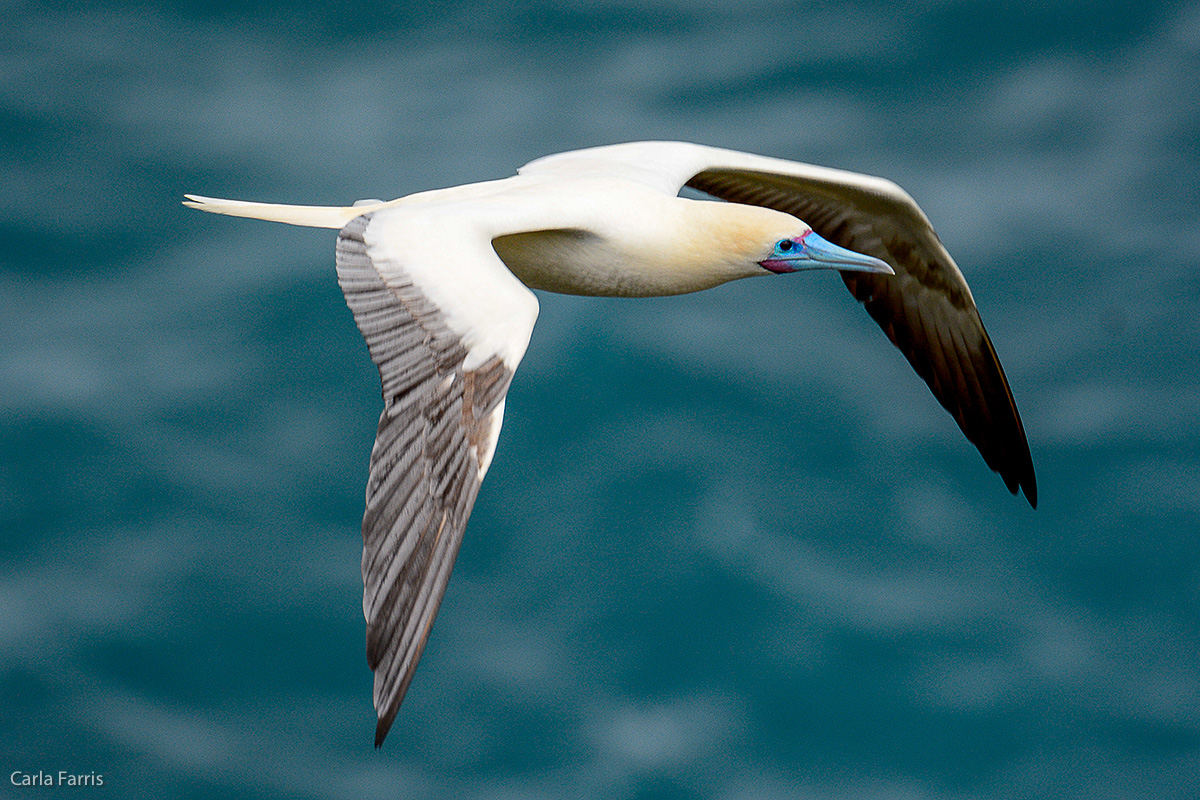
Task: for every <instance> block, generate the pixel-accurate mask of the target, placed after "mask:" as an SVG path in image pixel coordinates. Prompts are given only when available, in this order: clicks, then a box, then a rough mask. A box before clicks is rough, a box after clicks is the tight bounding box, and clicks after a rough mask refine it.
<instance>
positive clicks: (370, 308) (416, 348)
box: [337, 215, 512, 747]
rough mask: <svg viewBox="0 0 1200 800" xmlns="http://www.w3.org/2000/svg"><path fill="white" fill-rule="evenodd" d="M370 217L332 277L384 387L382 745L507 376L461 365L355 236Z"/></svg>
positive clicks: (500, 365) (452, 346)
mask: <svg viewBox="0 0 1200 800" xmlns="http://www.w3.org/2000/svg"><path fill="white" fill-rule="evenodd" d="M370 219H371V217H370V215H366V216H363V217H359V218H358V219H356V220H354V221H353V222H351V223H350V224H349V225H347V226H346V228H344V229H343V230H342V232H341V234H340V235H339V236H338V243H337V271H338V283H339V284H340V285H341V287H342V291H343V292H344V293H345V296H346V303H347V305H349V306H350V310H351V311H352V312H353V313H354V321H355V322H356V323H357V324H358V327H359V330H361V331H362V334H363V336H364V337H365V338H366V340H367V346H368V348H369V349H370V351H371V359H372V360H373V361H374V362H375V364H376V366H378V367H379V375H380V378H381V379H382V382H383V401H384V408H383V414H382V415H380V417H379V430H378V432H377V434H376V438H375V446H374V447H373V448H372V450H371V467H370V477H369V479H368V481H367V509H366V513H365V514H364V515H363V524H362V530H363V559H362V573H363V589H364V591H363V614H364V615H365V616H366V619H367V663H368V664H369V665H370V667H371V669H372V670H374V672H375V709H376V711H377V712H378V715H379V722H378V725H377V726H376V730H375V746H376V747H378V746H379V745H380V744H381V743H382V742H383V739H384V737H385V736H386V735H387V732H388V729H389V728H390V727H391V724H392V720H393V719H395V717H396V712H397V711H398V710H399V708H400V703H401V701H402V700H403V699H404V694H405V692H407V691H408V685H409V683H410V682H411V681H412V677H413V671H414V670H415V669H416V667H417V660H418V659H419V658H420V657H421V651H422V650H423V649H424V648H425V640H426V638H427V637H428V635H429V629H430V626H432V625H433V619H434V616H435V615H436V614H437V610H438V606H439V605H440V604H441V600H442V594H443V592H444V591H445V589H446V582H447V581H448V580H449V578H450V570H451V569H452V568H453V566H454V559H455V556H456V555H457V554H458V547H459V544H460V543H461V541H462V536H463V530H464V529H465V528H466V524H467V517H468V516H470V513H471V507H472V506H473V505H474V503H475V496H476V494H477V493H478V491H479V485H480V482H481V480H482V470H483V468H484V467H486V461H487V459H488V458H489V457H490V453H491V450H492V447H494V445H495V437H496V436H497V435H498V434H499V427H500V416H501V414H502V413H503V400H504V395H505V392H507V391H508V386H509V382H510V381H511V380H512V371H511V370H509V369H508V368H507V367H506V366H505V364H504V362H503V361H502V359H501V358H500V357H499V356H496V357H493V358H492V359H490V360H488V361H486V362H485V363H483V364H482V365H480V366H479V367H476V368H475V369H472V370H465V369H463V364H464V360H465V358H466V356H467V351H466V349H465V348H464V347H463V344H462V342H461V341H460V340H459V337H458V336H457V335H455V333H454V332H453V331H451V330H450V329H449V328H448V327H447V325H446V323H445V320H444V317H443V314H442V311H441V309H439V308H438V307H437V306H436V305H434V304H433V303H432V302H430V301H429V299H428V298H427V296H426V295H425V293H424V292H422V291H421V289H420V287H419V286H416V285H414V284H413V282H412V281H411V280H409V279H408V278H407V276H406V273H405V271H404V270H403V268H402V267H401V266H400V265H396V264H392V263H388V264H379V263H376V261H375V260H374V259H373V258H372V255H371V252H370V248H369V247H368V246H367V245H366V243H365V242H364V240H363V231H364V229H365V228H366V226H367V225H368V224H369V222H370ZM381 269H382V271H384V272H386V274H387V275H388V280H387V282H386V283H385V282H384V280H383V279H382V278H381V277H380V272H381Z"/></svg>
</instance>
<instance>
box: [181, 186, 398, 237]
mask: <svg viewBox="0 0 1200 800" xmlns="http://www.w3.org/2000/svg"><path fill="white" fill-rule="evenodd" d="M184 197H186V198H187V200H185V201H184V203H183V204H184V205H185V206H187V207H188V208H198V209H200V210H201V211H208V212H210V213H213V214H227V215H228V216H231V217H247V218H249V219H264V220H267V221H269V222H283V223H286V224H288V225H303V226H305V227H309V228H334V229H339V230H340V229H341V228H344V227H345V226H346V223H348V222H349V221H350V220H352V219H354V218H355V217H358V216H361V215H363V214H367V213H369V212H371V211H374V210H376V209H378V208H379V207H380V206H383V205H386V204H385V203H382V202H379V201H374V202H372V203H369V204H364V205H354V206H289V205H280V204H277V203H252V202H249V201H247V200H222V199H220V198H217V197H202V196H201V195H198V194H188V195H184Z"/></svg>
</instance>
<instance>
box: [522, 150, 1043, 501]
mask: <svg viewBox="0 0 1200 800" xmlns="http://www.w3.org/2000/svg"><path fill="white" fill-rule="evenodd" d="M593 167H594V168H595V169H596V170H597V171H598V172H608V173H612V172H614V171H624V173H625V174H626V175H627V177H629V178H631V179H634V180H641V181H643V182H645V183H648V184H650V185H652V186H655V187H656V188H659V189H661V190H662V191H667V192H671V193H675V192H677V191H679V189H680V188H682V187H683V186H684V185H685V184H686V185H687V186H691V187H693V188H695V189H699V190H700V191H702V192H706V193H708V194H710V195H712V196H714V197H717V198H720V199H722V200H727V201H730V202H734V203H747V204H750V205H758V206H765V207H767V208H773V209H775V210H777V211H783V212H786V213H788V214H792V215H794V216H796V217H799V218H800V219H802V220H804V221H805V222H806V223H808V224H809V225H811V226H812V228H813V230H815V231H816V232H817V233H818V234H819V235H820V236H823V237H824V238H826V239H828V240H829V241H831V242H833V243H834V244H838V245H841V246H842V247H845V248H848V249H850V250H854V251H856V252H859V253H865V254H867V255H871V256H875V257H876V258H881V259H883V260H884V261H886V262H887V263H888V264H890V265H891V266H892V269H894V270H895V271H896V274H895V275H894V276H890V275H879V274H871V273H865V272H841V273H840V274H841V276H842V279H843V280H844V281H845V282H846V286H847V287H848V288H849V289H850V291H851V293H852V294H853V295H854V296H855V297H856V298H857V299H858V300H859V302H861V303H862V304H863V305H864V306H866V309H867V312H868V313H870V315H871V316H872V317H873V318H874V319H875V321H876V322H877V323H879V326H880V327H881V328H883V331H884V333H886V334H887V336H888V338H889V339H891V341H892V343H893V344H895V345H896V347H898V348H899V349H900V351H901V352H902V353H904V355H905V357H906V358H907V359H908V361H909V363H910V364H912V366H913V368H914V369H915V370H916V371H917V374H918V375H920V376H921V378H923V379H924V380H925V382H926V383H927V384H928V385H929V388H930V389H931V390H932V391H933V395H934V397H936V398H937V400H938V402H940V403H941V404H942V406H944V407H945V408H946V410H947V411H949V412H950V413H951V414H952V415H953V416H954V419H955V421H957V422H958V425H959V427H960V428H962V431H963V433H964V434H966V436H967V439H969V440H970V441H971V442H973V443H974V444H975V446H976V447H978V448H979V452H980V453H981V454H982V455H983V459H984V461H985V462H987V465H988V466H989V467H991V468H992V470H994V471H995V472H998V473H1000V476H1001V477H1002V478H1003V479H1004V483H1005V485H1006V486H1008V488H1009V490H1010V491H1011V492H1013V493H1014V494H1016V492H1017V491H1018V489H1023V490H1024V491H1025V497H1026V498H1027V499H1028V500H1029V503H1030V504H1031V505H1033V506H1036V505H1037V484H1036V480H1035V478H1034V473H1033V460H1032V458H1031V456H1030V453H1029V444H1028V442H1027V441H1026V438H1025V429H1024V426H1023V425H1022V424H1021V417H1020V415H1019V414H1018V413H1017V407H1016V404H1015V403H1014V402H1013V396H1012V391H1011V389H1010V388H1009V386H1008V380H1007V378H1005V376H1004V369H1003V368H1002V367H1001V366H1000V359H999V358H998V357H997V355H996V350H995V348H993V347H992V342H991V340H990V339H989V338H988V335H987V331H986V330H985V329H984V327H983V321H982V320H981V319H980V317H979V311H978V310H977V309H976V308H975V301H974V299H973V298H972V297H971V290H970V289H969V288H968V287H967V282H966V280H965V279H964V278H963V276H962V273H961V272H960V271H959V269H958V266H957V265H956V264H955V263H954V259H952V258H951V257H950V254H949V253H947V252H946V249H945V248H944V247H943V246H942V243H941V241H939V240H938V237H937V234H935V233H934V231H933V227H932V226H931V225H930V223H929V220H928V219H927V218H926V217H925V214H924V213H923V212H922V211H921V209H920V208H919V207H918V206H917V204H916V202H915V201H914V200H913V199H912V198H911V197H910V196H909V195H908V194H907V193H905V192H904V190H903V189H901V188H900V187H899V186H897V185H896V184H894V183H892V182H891V181H888V180H885V179H883V178H876V177H871V176H867V175H859V174H856V173H852V172H845V171H842V170H835V169H829V168H826V167H818V166H813V165H810V164H800V163H797V162H793V161H785V160H781V159H774V158H766V157H764V156H756V155H750V154H748V153H740V152H736V151H732V150H721V149H717V148H712V147H703V146H700V145H693V144H685V143H679V142H636V143H630V144H620V145H612V146H609V147H598V148H592V149H590V150H581V151H576V152H574V153H563V154H559V155H554V156H549V157H547V158H544V159H539V160H538V161H534V162H532V163H530V164H527V165H526V166H525V167H524V168H522V170H521V172H522V173H523V174H525V173H534V174H536V173H538V172H549V173H553V172H555V171H559V170H563V171H571V172H574V173H579V172H581V171H586V170H587V169H589V168H593Z"/></svg>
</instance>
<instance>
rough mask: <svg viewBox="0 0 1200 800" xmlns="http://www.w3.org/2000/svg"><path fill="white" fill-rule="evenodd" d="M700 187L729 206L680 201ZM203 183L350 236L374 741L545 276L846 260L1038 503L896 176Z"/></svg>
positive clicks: (583, 167) (240, 211)
mask: <svg viewBox="0 0 1200 800" xmlns="http://www.w3.org/2000/svg"><path fill="white" fill-rule="evenodd" d="M684 186H690V187H692V188H694V189H698V190H700V191H702V192H705V193H707V194H709V195H711V196H712V197H715V198H718V199H720V200H725V201H728V202H723V203H714V202H706V201H701V200H693V199H688V198H683V197H679V196H678V194H679V191H680V190H681V189H682V188H683V187H684ZM188 198H189V200H188V202H187V203H185V205H188V206H191V207H193V208H199V209H201V210H203V211H211V212H214V213H218V214H229V215H232V216H239V217H249V218H253V219H263V220H272V221H276V222H286V223H289V224H292V225H306V226H312V227H322V228H335V229H338V230H340V233H339V234H338V241H337V274H338V283H339V284H340V285H341V287H342V291H343V292H344V294H345V296H346V303H347V305H349V307H350V310H351V312H352V313H353V314H354V320H355V322H356V323H357V324H358V327H359V330H360V331H362V334H363V336H364V338H365V339H366V341H367V347H368V349H369V350H370V353H371V358H372V360H373V361H374V362H375V364H376V365H377V366H378V367H379V375H380V379H381V381H382V385H383V402H384V408H383V413H382V414H381V415H380V418H379V429H378V432H377V435H376V438H375V445H374V447H373V448H372V451H371V461H370V474H369V477H368V480H367V503H366V512H365V513H364V515H363V559H362V571H363V585H364V592H363V613H364V615H365V617H366V620H367V661H368V664H369V665H370V667H371V669H372V670H373V671H374V673H375V692H374V695H375V708H376V711H377V713H378V724H377V726H376V732H375V745H376V746H377V747H378V746H379V745H380V744H381V743H382V742H383V739H384V737H385V736H386V735H387V732H388V729H389V728H390V727H391V724H392V721H393V720H394V719H395V716H396V713H397V711H398V710H399V708H400V703H401V701H402V700H403V699H404V694H405V692H406V691H407V690H408V686H409V683H410V682H411V681H412V677H413V672H414V670H415V669H416V665H417V661H418V659H419V658H420V657H421V651H422V650H423V649H424V647H425V641H426V639H427V637H428V635H429V629H430V626H431V625H432V624H433V619H434V616H435V615H436V613H437V609H438V605H439V604H440V602H441V598H442V594H443V593H444V591H445V588H446V582H447V580H448V579H449V577H450V570H451V568H452V567H453V564H454V558H455V555H456V554H457V552H458V547H459V544H460V542H461V541H462V535H463V530H464V529H465V527H466V524H467V518H468V516H469V515H470V513H471V507H472V505H473V504H474V502H475V496H476V494H477V493H478V491H479V486H480V483H481V481H482V480H483V476H484V474H485V473H486V472H487V469H488V465H489V464H490V463H491V460H492V455H493V453H494V452H495V448H496V442H497V439H498V437H499V435H500V424H501V421H502V418H503V415H504V397H505V393H506V392H507V391H508V386H509V383H510V382H511V380H512V376H513V372H514V371H515V370H516V368H517V365H518V364H519V363H520V361H521V357H522V356H523V355H524V353H525V348H526V346H527V345H528V343H529V337H530V334H531V333H532V332H533V326H534V322H535V320H536V319H537V312H538V303H537V298H536V297H535V296H534V294H533V293H532V292H531V291H529V289H531V288H532V289H544V290H548V291H553V292H562V293H566V294H582V295H606V296H620V297H645V296H655V295H669V294H681V293H685V292H694V291H699V290H701V289H707V288H709V287H712V286H716V285H718V284H721V283H725V282H726V281H730V280H734V279H737V278H746V277H752V276H754V275H770V274H780V273H786V272H795V271H798V270H803V269H821V268H825V269H837V270H839V271H840V272H841V275H842V278H843V280H844V281H845V283H846V286H847V287H848V288H849V289H850V291H851V293H852V294H853V295H854V296H855V297H856V298H857V299H858V300H859V301H860V302H862V303H863V305H864V306H865V307H866V309H867V311H868V312H869V313H870V314H871V316H872V317H873V318H874V319H875V321H876V322H878V323H879V325H880V327H882V328H883V330H884V332H885V333H886V334H887V336H888V338H889V339H891V340H892V342H893V343H894V344H895V345H896V346H897V347H898V348H899V349H900V351H901V352H903V353H904V355H905V357H906V358H908V360H909V363H911V364H912V366H913V368H914V369H915V370H916V371H917V374H918V375H920V376H921V377H922V378H923V379H924V380H925V382H926V383H927V384H928V385H929V388H930V389H931V390H932V391H933V394H934V396H935V397H936V398H937V399H938V401H939V402H940V403H941V404H942V405H943V406H944V407H945V408H946V410H948V411H949V412H950V413H951V414H952V415H953V416H954V419H955V420H956V421H957V422H958V425H959V427H961V428H962V431H963V433H964V434H966V436H967V438H968V439H969V440H970V441H971V442H973V443H974V444H975V445H976V447H978V448H979V452H980V453H981V454H982V455H983V458H984V461H985V462H986V463H987V465H988V466H989V467H991V468H992V469H993V470H994V471H996V472H998V473H1000V476H1001V477H1002V478H1003V479H1004V482H1005V484H1006V485H1007V487H1008V488H1009V490H1010V491H1012V492H1013V493H1014V494H1015V493H1016V492H1017V491H1018V490H1023V491H1024V492H1025V497H1026V498H1027V499H1028V500H1029V503H1030V505H1034V506H1036V504H1037V488H1036V484H1035V480H1034V474H1033V462H1032V460H1031V458H1030V454H1029V446H1028V444H1027V442H1026V439H1025V431H1024V428H1023V427H1022V425H1021V418H1020V416H1019V415H1018V413H1017V408H1016V405H1015V404H1014V402H1013V397H1012V392H1011V390H1010V389H1009V386H1008V381H1007V379H1006V378H1005V376H1004V370H1003V369H1002V368H1001V366H1000V361H999V359H998V358H997V356H996V351H995V349H994V348H993V347H992V343H991V341H990V340H989V339H988V335H987V331H985V330H984V327H983V322H982V320H981V319H980V317H979V312H978V311H977V310H976V308H975V301H974V299H973V298H972V297H971V290H970V289H969V288H968V287H967V283H966V281H965V280H964V279H963V276H962V273H961V272H959V270H958V267H957V265H955V263H954V260H953V259H952V258H951V257H950V254H949V253H947V252H946V250H945V248H944V247H942V244H941V242H940V240H939V239H938V238H937V235H936V234H935V233H934V232H933V228H932V226H931V225H930V223H929V220H928V219H927V218H926V217H925V215H924V213H923V212H922V211H921V209H920V208H919V207H918V206H917V204H916V203H915V202H914V201H913V199H912V198H911V197H909V196H908V195H907V194H906V193H905V192H904V191H903V190H902V189H900V187H898V186H896V185H895V184H894V183H892V182H890V181H887V180H884V179H882V178H874V177H869V176H865V175H858V174H855V173H852V172H843V171H840V170H834V169H828V168H825V167H817V166H812V165H809V164H800V163H796V162H792V161H784V160H780V159H773V158H766V157H763V156H756V155H750V154H748V153H740V152H736V151H732V150H721V149H717V148H712V147H703V146H700V145H694V144H686V143H681V142H634V143H629V144H620V145H612V146H608V147H597V148H592V149H588V150H579V151H574V152H569V153H560V154H557V155H552V156H547V157H546V158H542V159H538V160H537V161H533V162H531V163H529V164H526V165H525V166H524V167H522V168H521V169H520V170H519V171H518V174H517V175H516V176H513V177H511V178H505V179H502V180H497V181H489V182H486V183H476V184H469V185H466V186H457V187H452V188H448V189H438V190H434V191H429V192H421V193H418V194H413V195H409V196H407V197H401V198H398V199H396V200H391V201H388V202H382V201H361V202H359V203H356V204H355V205H353V206H344V207H320V206H290V205H274V204H267V203H249V202H242V201H236V200H218V199H214V198H208V197H200V196H197V195H188ZM527 287H528V288H527Z"/></svg>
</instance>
